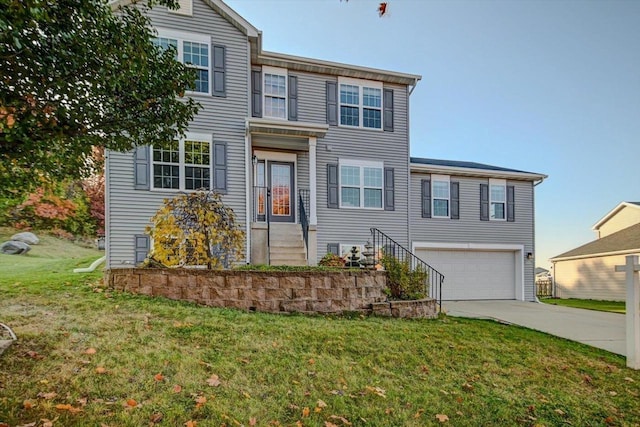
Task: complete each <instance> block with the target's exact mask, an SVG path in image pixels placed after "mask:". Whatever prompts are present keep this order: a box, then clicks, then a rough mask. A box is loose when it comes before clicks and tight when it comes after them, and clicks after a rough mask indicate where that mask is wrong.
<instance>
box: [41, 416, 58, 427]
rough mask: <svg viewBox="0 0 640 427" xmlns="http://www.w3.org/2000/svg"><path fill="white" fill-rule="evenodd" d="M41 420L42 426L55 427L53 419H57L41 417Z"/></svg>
mask: <svg viewBox="0 0 640 427" xmlns="http://www.w3.org/2000/svg"><path fill="white" fill-rule="evenodd" d="M56 419H57V418H56ZM40 421H41V422H42V425H41V427H53V421H55V420H53V421H52V420H49V419H47V418H42V419H40Z"/></svg>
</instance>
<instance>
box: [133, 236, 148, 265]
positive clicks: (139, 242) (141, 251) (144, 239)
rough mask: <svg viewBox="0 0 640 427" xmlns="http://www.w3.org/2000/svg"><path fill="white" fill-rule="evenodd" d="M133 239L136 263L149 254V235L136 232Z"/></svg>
mask: <svg viewBox="0 0 640 427" xmlns="http://www.w3.org/2000/svg"><path fill="white" fill-rule="evenodd" d="M134 239H135V240H134V247H135V264H136V265H137V264H140V263H141V262H144V260H145V258H147V255H148V254H149V236H147V235H146V234H136V235H135V236H134Z"/></svg>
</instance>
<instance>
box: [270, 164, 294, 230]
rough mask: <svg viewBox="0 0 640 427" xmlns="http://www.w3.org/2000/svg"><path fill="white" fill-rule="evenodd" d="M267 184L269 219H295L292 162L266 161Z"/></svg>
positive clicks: (275, 220)
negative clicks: (269, 192) (269, 191)
mask: <svg viewBox="0 0 640 427" xmlns="http://www.w3.org/2000/svg"><path fill="white" fill-rule="evenodd" d="M267 165H268V171H269V174H268V186H269V189H270V190H271V198H270V206H269V220H270V221H273V222H294V221H295V194H294V182H293V163H289V162H267Z"/></svg>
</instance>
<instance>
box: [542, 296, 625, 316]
mask: <svg viewBox="0 0 640 427" xmlns="http://www.w3.org/2000/svg"><path fill="white" fill-rule="evenodd" d="M540 301H542V302H544V303H546V304H553V305H562V306H564V307H573V308H584V309H586V310H596V311H610V312H611V313H622V314H624V313H625V302H624V301H601V300H592V299H573V298H569V299H561V298H541V299H540Z"/></svg>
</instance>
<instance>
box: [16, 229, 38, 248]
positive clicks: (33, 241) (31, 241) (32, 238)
mask: <svg viewBox="0 0 640 427" xmlns="http://www.w3.org/2000/svg"><path fill="white" fill-rule="evenodd" d="M11 240H17V241H18V242H24V243H26V244H27V245H37V244H38V243H40V239H38V236H36V235H35V234H33V233H29V232H28V231H25V232H23V233H18V234H14V235H13V236H11Z"/></svg>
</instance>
